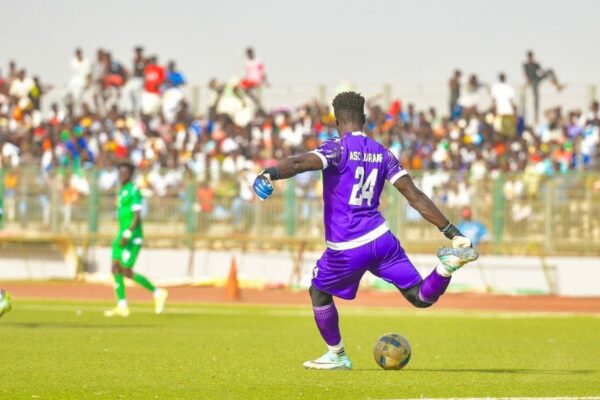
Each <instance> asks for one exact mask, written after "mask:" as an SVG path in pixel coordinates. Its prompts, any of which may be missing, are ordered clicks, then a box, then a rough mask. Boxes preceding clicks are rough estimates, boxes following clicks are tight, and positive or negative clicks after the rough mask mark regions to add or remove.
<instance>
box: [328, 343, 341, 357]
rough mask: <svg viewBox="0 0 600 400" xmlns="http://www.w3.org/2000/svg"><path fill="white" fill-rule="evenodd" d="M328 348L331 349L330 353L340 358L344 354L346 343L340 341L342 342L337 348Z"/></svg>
mask: <svg viewBox="0 0 600 400" xmlns="http://www.w3.org/2000/svg"><path fill="white" fill-rule="evenodd" d="M327 347H328V348H329V352H330V353H331V354H334V355H336V356H339V355H341V354H343V353H344V342H343V341H342V340H340V342H339V343H338V344H336V345H335V346H329V345H327Z"/></svg>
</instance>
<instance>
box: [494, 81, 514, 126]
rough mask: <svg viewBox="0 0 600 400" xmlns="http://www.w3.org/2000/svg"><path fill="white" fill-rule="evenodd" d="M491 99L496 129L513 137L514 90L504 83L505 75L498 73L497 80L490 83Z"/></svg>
mask: <svg viewBox="0 0 600 400" xmlns="http://www.w3.org/2000/svg"><path fill="white" fill-rule="evenodd" d="M492 99H493V101H494V110H495V114H496V119H495V121H494V123H495V127H496V130H497V131H498V132H499V133H500V134H501V135H503V136H508V137H513V136H515V133H516V129H515V127H516V118H515V113H516V109H517V108H516V107H515V90H514V89H513V88H512V87H511V86H510V85H509V84H508V83H506V75H505V74H504V73H500V74H499V75H498V82H496V83H494V84H493V85H492Z"/></svg>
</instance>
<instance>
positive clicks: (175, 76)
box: [167, 61, 185, 87]
mask: <svg viewBox="0 0 600 400" xmlns="http://www.w3.org/2000/svg"><path fill="white" fill-rule="evenodd" d="M167 82H169V83H170V84H171V86H173V87H178V86H181V85H185V77H184V76H183V73H181V72H180V71H178V70H177V65H176V64H175V61H169V64H167Z"/></svg>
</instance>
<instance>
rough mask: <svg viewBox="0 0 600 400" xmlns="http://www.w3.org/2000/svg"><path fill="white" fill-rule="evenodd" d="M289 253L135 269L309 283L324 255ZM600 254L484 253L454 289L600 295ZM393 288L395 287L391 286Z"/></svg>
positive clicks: (52, 262) (251, 283)
mask: <svg viewBox="0 0 600 400" xmlns="http://www.w3.org/2000/svg"><path fill="white" fill-rule="evenodd" d="M110 252H111V249H110V248H98V249H96V250H95V251H94V252H93V254H91V255H90V259H91V260H90V261H92V265H93V267H92V268H91V270H90V271H89V272H87V273H85V275H84V278H85V279H86V280H88V281H91V282H105V283H110V282H112V278H111V273H110V267H111V265H110ZM296 256H297V255H296V254H293V253H290V252H269V253H240V252H226V251H207V250H197V251H196V252H195V253H194V254H193V257H192V256H191V254H190V252H189V251H188V250H172V249H145V250H143V251H142V252H141V253H140V257H139V260H138V263H137V266H136V270H138V271H140V272H142V273H145V274H147V275H148V276H149V277H150V278H152V279H153V280H155V281H156V282H159V283H160V284H163V285H178V284H197V285H221V284H224V282H225V280H226V279H227V276H228V274H229V269H230V265H231V260H232V257H235V259H236V264H237V270H238V279H239V280H240V284H241V285H242V287H257V288H261V287H266V286H272V287H273V286H274V287H277V286H287V285H289V284H290V283H293V284H294V285H296V286H299V287H307V286H308V285H309V282H310V278H311V273H312V269H313V267H314V265H315V263H316V260H317V259H318V257H319V256H320V253H317V252H307V253H305V254H304V257H303V261H302V263H301V264H302V265H301V268H300V271H297V273H294V263H295V257H296ZM411 259H412V261H413V263H414V264H415V266H416V267H417V268H418V269H419V271H420V272H421V275H426V274H428V273H429V272H430V271H431V269H432V268H433V266H435V265H436V263H437V259H436V258H435V256H433V255H424V254H414V255H412V256H411ZM76 276H77V268H76V265H75V263H74V262H73V261H72V258H71V259H70V258H69V257H62V258H61V257H47V256H46V257H38V258H36V257H35V256H28V257H22V256H16V255H14V256H5V257H1V258H0V281H2V280H48V279H75V278H76ZM598 282H600V258H598V257H546V258H545V259H542V258H540V257H533V256H482V257H481V258H480V259H479V260H478V261H476V262H475V263H473V264H470V265H469V266H467V267H466V268H464V269H463V270H461V271H460V272H459V273H457V274H455V276H454V278H453V280H452V283H451V285H450V288H449V291H455V292H457V291H476V292H492V293H514V294H536V293H540V294H543V293H555V294H558V295H564V296H600V285H599V284H598ZM363 286H376V287H383V288H386V286H387V288H388V289H390V287H389V285H387V284H385V283H383V282H381V281H379V280H378V279H376V278H375V277H374V276H372V275H370V274H367V275H366V276H365V278H364V282H363ZM392 289H393V288H392Z"/></svg>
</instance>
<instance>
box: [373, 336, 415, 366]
mask: <svg viewBox="0 0 600 400" xmlns="http://www.w3.org/2000/svg"><path fill="white" fill-rule="evenodd" d="M410 355H411V349H410V343H408V340H406V338H405V337H403V336H400V335H398V334H397V333H388V334H386V335H383V336H382V337H380V338H379V340H377V342H376V343H375V348H374V349H373V357H375V362H376V363H377V364H378V365H379V366H380V367H381V368H383V369H402V368H404V366H406V364H408V362H409V361H410Z"/></svg>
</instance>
